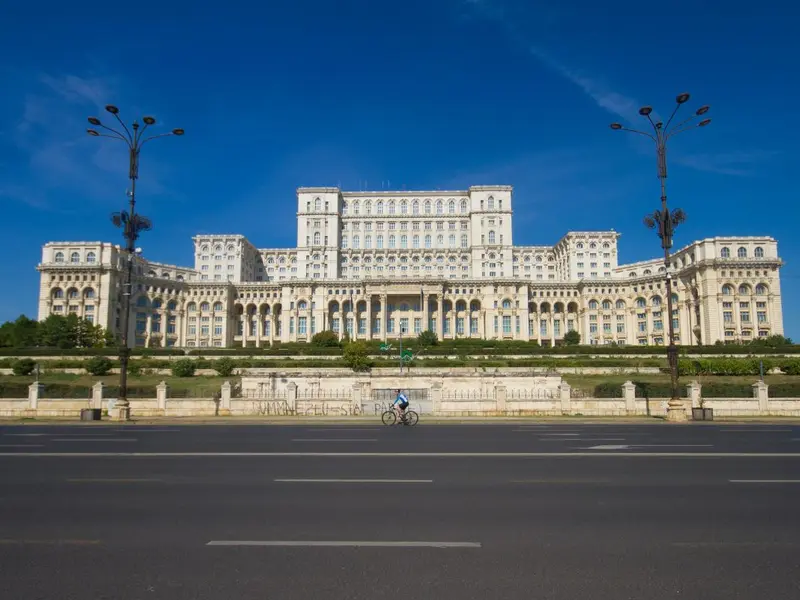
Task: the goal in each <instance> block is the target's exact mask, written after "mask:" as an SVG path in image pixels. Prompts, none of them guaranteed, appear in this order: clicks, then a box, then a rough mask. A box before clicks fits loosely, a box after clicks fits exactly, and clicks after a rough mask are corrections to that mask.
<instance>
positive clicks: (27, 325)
mask: <svg viewBox="0 0 800 600" xmlns="http://www.w3.org/2000/svg"><path fill="white" fill-rule="evenodd" d="M38 328H39V322H38V321H35V320H33V319H29V318H28V317H26V316H25V315H20V316H19V317H17V320H16V321H6V322H5V323H3V324H2V325H0V346H11V347H14V348H26V347H28V348H29V347H31V346H35V345H36V335H37V330H38Z"/></svg>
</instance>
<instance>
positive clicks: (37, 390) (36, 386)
mask: <svg viewBox="0 0 800 600" xmlns="http://www.w3.org/2000/svg"><path fill="white" fill-rule="evenodd" d="M43 391H44V386H43V385H42V384H41V383H32V384H30V385H29V386H28V408H30V410H38V409H39V396H41V394H42V392H43Z"/></svg>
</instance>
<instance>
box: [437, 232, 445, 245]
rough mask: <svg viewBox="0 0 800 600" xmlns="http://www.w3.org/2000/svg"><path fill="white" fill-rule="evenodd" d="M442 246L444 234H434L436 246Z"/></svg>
mask: <svg viewBox="0 0 800 600" xmlns="http://www.w3.org/2000/svg"><path fill="white" fill-rule="evenodd" d="M442 246H444V236H443V235H437V236H436V247H437V248H441V247H442Z"/></svg>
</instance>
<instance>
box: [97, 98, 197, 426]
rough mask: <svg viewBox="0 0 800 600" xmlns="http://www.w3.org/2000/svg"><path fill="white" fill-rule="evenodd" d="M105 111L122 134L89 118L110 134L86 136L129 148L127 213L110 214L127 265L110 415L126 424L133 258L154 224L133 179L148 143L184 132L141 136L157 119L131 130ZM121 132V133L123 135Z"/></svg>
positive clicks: (115, 112) (110, 108)
mask: <svg viewBox="0 0 800 600" xmlns="http://www.w3.org/2000/svg"><path fill="white" fill-rule="evenodd" d="M106 111H108V112H109V113H110V114H112V115H114V118H115V119H116V120H117V121H118V122H119V124H120V125H121V126H122V131H118V130H117V129H114V128H113V127H108V126H106V125H103V124H102V123H101V122H100V119H98V118H97V117H89V123H90V124H91V125H93V126H94V127H99V128H101V129H103V130H105V131H108V132H109V133H100V132H99V131H98V130H97V129H87V130H86V133H88V134H89V135H91V136H94V137H107V138H112V139H115V140H120V141H122V142H124V143H125V145H126V146H128V151H129V153H128V156H129V164H128V178H129V179H130V180H131V189H130V191H129V192H128V197H129V199H130V202H129V205H128V210H127V211H125V210H123V211H121V212H116V213H113V214H112V215H111V221H112V223H114V225H116V226H117V227H119V228H121V229H122V235H123V237H124V238H125V242H126V244H125V252H126V253H127V259H128V260H127V264H126V268H125V271H124V273H125V275H124V279H123V282H122V335H121V339H120V347H119V364H120V369H119V397H118V398H117V401H116V404H115V405H114V409H115V414H114V415H110V416H111V417H112V418H116V419H118V420H120V421H127V420H128V419H130V416H131V408H130V403H129V402H128V359H129V358H130V354H131V351H130V348H129V346H128V326H129V324H130V312H131V293H132V291H133V286H132V282H133V257H134V255H135V254H137V249H136V240H137V239H138V238H139V234H140V233H142V232H143V231H149V230H150V229H152V227H153V222H152V221H151V220H150V219H148V218H147V217H145V216H144V215H137V214H136V180H137V179H138V178H139V153H140V151H141V149H142V146H144V145H145V144H146V143H147V142H149V141H150V140H153V139H156V138H160V137H166V136H170V135H177V136H180V135H183V133H184V131H183V129H173V130H172V131H170V132H167V133H160V134H157V135H151V136H148V137H144V132H145V131H147V128H148V127H150V126H151V125H155V123H156V120H155V119H154V118H153V117H149V116H148V117H143V118H142V121H143V122H144V127H141V128H140V125H139V123H138V122H137V121H134V122H133V124H132V125H131V129H133V132H131V130H130V129H128V127H127V126H126V125H125V123H123V121H122V119H120V117H119V109H118V108H117V107H116V106H114V105H113V104H109V105H108V106H106ZM123 132H124V133H123Z"/></svg>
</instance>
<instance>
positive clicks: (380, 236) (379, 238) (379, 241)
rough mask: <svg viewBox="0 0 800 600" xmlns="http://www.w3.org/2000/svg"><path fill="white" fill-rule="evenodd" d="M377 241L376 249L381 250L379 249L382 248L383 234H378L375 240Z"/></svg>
mask: <svg viewBox="0 0 800 600" xmlns="http://www.w3.org/2000/svg"><path fill="white" fill-rule="evenodd" d="M377 242H378V244H377V245H376V246H375V247H376V248H377V249H378V250H381V249H383V236H382V235H379V236H378V240H377Z"/></svg>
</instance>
